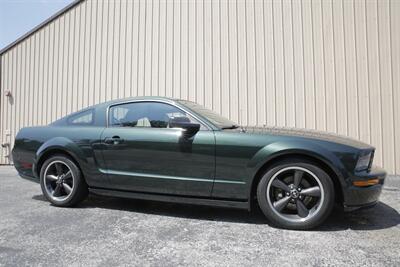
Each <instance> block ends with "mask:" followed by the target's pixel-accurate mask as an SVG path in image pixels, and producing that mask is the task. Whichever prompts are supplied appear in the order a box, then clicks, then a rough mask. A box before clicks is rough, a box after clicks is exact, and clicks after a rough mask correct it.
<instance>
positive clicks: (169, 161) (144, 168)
mask: <svg viewBox="0 0 400 267" xmlns="http://www.w3.org/2000/svg"><path fill="white" fill-rule="evenodd" d="M176 116H184V117H187V118H188V119H189V120H190V121H195V122H197V123H199V121H196V120H195V119H194V118H193V116H191V115H189V114H187V112H185V111H183V110H182V109H180V108H178V107H176V106H173V105H171V104H169V103H163V102H153V101H141V102H130V103H123V104H119V105H114V106H111V107H109V111H108V120H109V121H108V127H107V128H106V129H105V130H104V132H103V134H102V140H103V143H104V144H103V158H104V161H105V165H106V168H107V169H106V170H103V171H104V172H106V173H107V174H108V177H109V180H110V187H111V188H113V189H118V190H127V191H135V192H149V193H162V194H173V195H192V196H210V195H211V190H212V186H213V182H214V174H215V138H214V132H213V131H212V130H209V129H208V128H207V127H206V126H204V125H202V126H201V127H200V130H199V131H198V132H197V133H196V134H195V135H194V136H193V137H191V138H184V137H183V135H182V129H178V128H169V120H170V119H171V118H172V117H176Z"/></svg>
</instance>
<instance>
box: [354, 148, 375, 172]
mask: <svg viewBox="0 0 400 267" xmlns="http://www.w3.org/2000/svg"><path fill="white" fill-rule="evenodd" d="M371 157H372V152H369V153H367V154H364V155H361V156H360V157H359V158H358V161H357V165H356V171H364V170H367V169H368V168H369V166H370V163H371Z"/></svg>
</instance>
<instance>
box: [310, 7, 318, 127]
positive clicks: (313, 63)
mask: <svg viewBox="0 0 400 267" xmlns="http://www.w3.org/2000/svg"><path fill="white" fill-rule="evenodd" d="M310 13H311V39H312V41H311V46H312V71H313V87H314V88H313V89H314V90H313V93H314V96H313V102H314V103H313V104H314V129H317V128H318V127H317V88H316V78H315V43H314V42H315V38H314V12H313V7H312V4H310Z"/></svg>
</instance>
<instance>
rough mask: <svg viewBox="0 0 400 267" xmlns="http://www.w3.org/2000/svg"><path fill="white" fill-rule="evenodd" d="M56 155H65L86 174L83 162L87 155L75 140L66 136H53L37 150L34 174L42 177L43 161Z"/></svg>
mask: <svg viewBox="0 0 400 267" xmlns="http://www.w3.org/2000/svg"><path fill="white" fill-rule="evenodd" d="M54 155H64V156H66V157H68V158H69V159H71V160H72V161H73V162H74V163H75V164H76V165H77V166H78V168H79V169H80V171H81V172H82V175H83V176H84V172H83V170H82V163H84V161H85V157H84V156H83V152H82V151H81V149H80V148H79V146H78V145H76V144H75V143H74V142H73V141H71V140H69V139H67V138H64V137H57V138H53V139H51V140H49V141H47V142H46V143H44V144H43V145H42V146H41V147H40V148H39V149H38V150H37V152H36V160H35V163H34V167H33V172H34V175H36V176H37V177H38V178H39V177H40V169H41V168H42V166H43V163H44V162H45V161H46V160H47V159H48V158H50V157H51V156H54Z"/></svg>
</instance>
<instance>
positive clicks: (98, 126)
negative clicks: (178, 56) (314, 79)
mask: <svg viewBox="0 0 400 267" xmlns="http://www.w3.org/2000/svg"><path fill="white" fill-rule="evenodd" d="M373 155H374V148H373V147H371V146H369V145H367V144H364V143H361V142H359V141H356V140H351V139H348V138H345V137H341V136H338V135H333V134H327V133H321V132H317V131H305V130H299V129H288V128H257V127H240V126H239V125H236V124H235V123H233V122H231V121H229V120H227V119H225V118H223V117H221V116H220V115H218V114H216V113H214V112H213V111H211V110H208V109H206V108H204V107H203V106H200V105H198V104H196V103H193V102H189V101H186V100H175V99H168V98H160V97H141V98H129V99H124V100H116V101H111V102H107V103H103V104H99V105H96V106H93V107H89V108H86V109H84V110H81V111H79V112H76V113H73V114H71V115H68V116H66V117H64V118H62V119H60V120H57V121H55V122H53V123H52V124H50V125H48V126H44V127H29V128H23V129H22V130H20V131H19V133H18V135H17V137H16V140H15V146H14V149H13V160H14V164H15V167H16V169H17V170H18V172H19V174H20V175H21V176H22V177H24V178H27V179H30V180H34V181H37V182H40V185H41V188H42V190H43V194H44V195H45V196H46V198H47V199H48V200H49V201H50V202H51V203H53V204H54V205H56V206H73V205H75V204H77V203H79V202H80V201H82V200H83V199H85V197H86V196H87V194H88V192H92V193H95V194H100V195H108V196H119V197H126V198H140V199H151V200H160V201H171V202H183V203H190V204H202V205H214V206H224V207H233V208H243V209H250V208H251V207H252V206H253V205H257V204H258V205H259V207H260V208H261V210H262V211H263V212H264V214H265V216H266V217H267V218H268V219H269V220H270V221H271V222H272V223H273V224H275V225H277V226H279V227H283V228H289V229H308V228H312V227H315V226H317V225H319V224H321V223H322V222H323V221H324V220H325V219H326V218H327V216H328V215H329V213H330V212H331V210H332V207H333V205H334V203H335V202H337V203H340V204H342V205H343V206H344V207H345V209H350V210H351V209H355V208H359V207H366V206H371V205H373V204H375V203H376V202H377V201H378V198H379V195H380V193H381V189H382V185H383V182H384V179H385V176H386V173H385V172H384V171H383V170H381V169H378V168H376V167H373V166H372V160H373Z"/></svg>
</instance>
